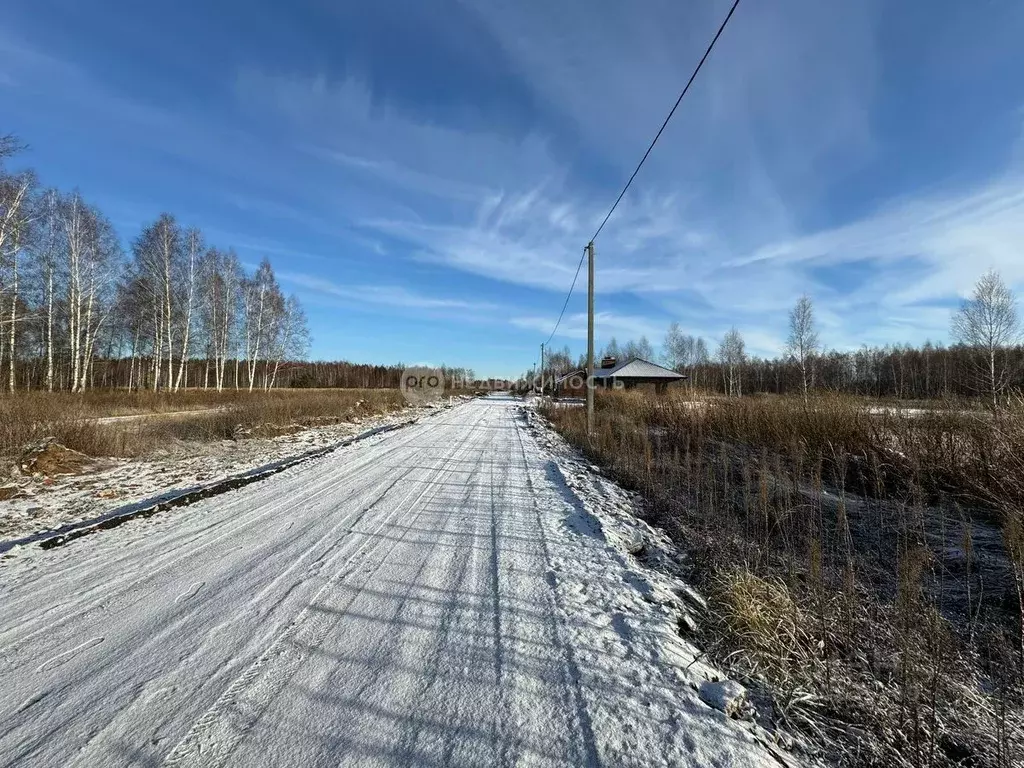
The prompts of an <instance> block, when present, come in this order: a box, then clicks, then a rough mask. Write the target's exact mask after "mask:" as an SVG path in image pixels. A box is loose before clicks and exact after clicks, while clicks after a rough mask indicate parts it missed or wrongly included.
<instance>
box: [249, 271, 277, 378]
mask: <svg viewBox="0 0 1024 768" xmlns="http://www.w3.org/2000/svg"><path fill="white" fill-rule="evenodd" d="M280 296H281V289H280V288H279V287H278V285H277V279H276V278H275V277H274V270H273V268H272V267H271V266H270V261H269V260H267V259H266V258H264V259H263V261H261V262H260V266H259V268H258V269H257V270H256V274H255V275H253V277H252V279H249V280H245V281H244V282H243V287H242V314H243V330H244V337H245V359H246V365H247V368H248V373H249V391H250V392H251V391H252V388H253V386H255V384H256V369H257V367H258V366H259V361H260V360H261V357H260V355H261V354H264V355H265V354H266V347H267V341H268V338H271V337H272V331H273V323H274V322H275V316H274V313H273V312H272V311H271V310H272V309H273V308H274V307H275V306H277V305H278V303H280V305H281V306H283V304H284V302H283V301H280V302H278V300H279V299H280Z"/></svg>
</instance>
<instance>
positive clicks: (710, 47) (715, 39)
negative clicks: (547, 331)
mask: <svg viewBox="0 0 1024 768" xmlns="http://www.w3.org/2000/svg"><path fill="white" fill-rule="evenodd" d="M739 4H740V0H734V2H733V4H732V6H731V7H730V8H729V12H728V13H727V14H726V15H725V19H723V21H722V23H721V25H720V26H719V27H718V31H717V32H715V36H714V37H713V38H711V42H710V43H709V44H708V47H707V49H706V50H705V51H704V55H703V56H701V57H700V61H698V62H697V66H696V67H695V68H694V70H693V74H691V75H690V79H689V80H687V81H686V85H685V86H683V90H682V91H681V92H680V93H679V98H677V99H676V103H675V104H673V105H672V109H671V110H669V113H668V116H667V117H666V118H665V122H663V123H662V124H661V128H659V129H658V132H657V133H656V134H655V136H654V140H653V141H651V145H650V146H649V147H647V151H646V152H644V156H643V157H642V158H640V162H639V163H637V166H636V169H635V170H634V171H633V174H632V175H631V176H630V177H629V181H627V182H626V186H624V187H623V188H622V191H621V192H619V196H618V197H617V198H615V202H614V203H612V207H611V208H610V209H609V210H608V213H607V214H606V215H605V217H604V219H603V220H602V221H601V225H600V226H599V227H598V228H597V231H596V232H595V233H594V236H593V237H591V238H590V242H591V243H593V242H594V240H596V239H597V236H598V235H600V234H601V230H602V229H604V225H605V224H607V223H608V219H610V218H611V217H612V214H613V213H615V209H616V208H617V207H618V205H619V203H620V202H621V201H622V198H623V197H624V196H625V194H626V191H627V190H628V189H629V187H630V185H632V183H633V179H635V178H636V175H637V174H638V173H640V169H641V168H642V167H643V165H644V163H645V162H647V158H648V157H649V156H650V154H651V150H652V149H654V145H655V144H657V143H658V139H660V138H661V134H662V133H663V132H664V131H665V127H666V126H667V125H668V123H669V120H671V119H672V115H674V114H675V113H676V110H677V109H678V108H679V105H680V104H681V103H682V101H683V98H684V97H685V96H686V92H687V91H689V90H690V86H691V85H693V81H694V80H695V79H697V74H698V73H699V72H700V69H701V67H703V66H704V62H705V61H707V59H708V56H710V55H711V51H712V50H713V49H714V47H715V43H717V42H718V38H720V37H721V36H722V32H724V31H725V27H726V25H727V24H728V23H729V19H731V18H732V15H733V13H734V12H735V11H736V6H738V5H739ZM586 257H587V249H586V248H584V249H583V254H582V255H581V256H580V263H579V264H577V265H576V274H575V275H573V278H572V285H570V286H569V292H568V293H567V294H566V295H565V302H563V304H562V311H561V312H559V313H558V320H556V321H555V327H554V328H552V329H551V335H550V336H548V340H547V341H545V342H544V346H547V345H548V344H550V343H551V339H553V338H554V336H555V333H556V332H557V331H558V326H559V325H561V323H562V317H563V316H564V315H565V308H566V307H568V306H569V299H570V298H571V297H572V292H573V290H575V288H576V281H577V280H578V279H579V276H580V270H581V269H582V268H583V260H584V259H585V258H586Z"/></svg>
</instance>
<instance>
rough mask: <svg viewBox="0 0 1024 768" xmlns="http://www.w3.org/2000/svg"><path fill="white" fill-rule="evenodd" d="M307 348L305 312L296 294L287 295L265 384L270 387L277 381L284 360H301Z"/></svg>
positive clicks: (307, 332) (307, 333)
mask: <svg viewBox="0 0 1024 768" xmlns="http://www.w3.org/2000/svg"><path fill="white" fill-rule="evenodd" d="M308 350H309V327H308V325H307V324H306V313H305V312H303V310H302V305H301V304H300V303H299V300H298V298H297V297H296V296H294V295H292V296H289V297H288V299H287V301H286V302H285V304H284V308H283V312H282V315H281V319H280V325H279V327H278V334H277V336H276V339H275V344H274V370H273V374H272V375H271V377H270V382H269V383H268V384H267V389H271V388H273V387H274V386H275V384H276V383H277V373H278V369H279V368H280V366H281V364H282V363H283V362H285V361H286V360H302V359H304V358H305V357H306V354H307V353H308Z"/></svg>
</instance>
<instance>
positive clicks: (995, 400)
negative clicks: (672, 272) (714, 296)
mask: <svg viewBox="0 0 1024 768" xmlns="http://www.w3.org/2000/svg"><path fill="white" fill-rule="evenodd" d="M951 336H952V340H953V342H954V343H953V345H952V346H949V347H947V346H944V345H942V344H941V343H940V344H933V343H931V342H925V344H923V345H922V346H920V347H913V346H910V345H895V346H886V347H867V346H864V347H862V348H861V349H859V350H856V351H837V350H826V349H825V348H824V347H823V345H822V344H821V340H820V336H819V332H818V327H817V323H816V321H815V317H814V305H813V302H812V301H811V299H810V298H809V297H807V296H802V297H801V298H800V299H799V300H798V301H797V303H796V305H795V306H794V307H793V309H792V311H791V312H790V315H789V338H788V339H787V344H786V349H785V353H784V354H783V355H781V356H779V357H775V358H761V357H755V356H750V355H748V354H747V352H746V345H745V343H744V340H743V336H742V334H741V333H740V331H739V330H738V329H736V328H735V327H734V328H730V329H729V330H728V331H727V332H726V333H725V335H724V336H723V337H722V339H721V341H720V343H719V344H718V346H717V348H716V349H715V351H714V353H713V354H712V351H711V349H710V348H709V346H708V343H707V342H706V341H705V340H704V339H703V338H702V337H700V336H694V335H691V334H687V333H684V332H683V330H682V328H681V327H680V325H679V323H672V324H671V325H670V326H669V328H668V331H667V333H666V334H665V340H664V342H663V344H662V348H661V352H660V354H658V353H657V352H656V351H655V350H654V348H653V346H652V345H651V343H650V342H649V341H648V340H647V338H646V337H641V338H640V339H639V340H636V341H629V342H627V343H626V344H623V345H621V346H620V345H619V344H618V342H617V341H616V340H615V339H614V338H612V339H611V340H610V341H609V343H608V345H607V346H606V347H605V348H604V350H602V355H605V356H610V357H615V358H618V359H620V360H624V359H631V358H641V359H644V360H650V361H654V360H656V359H657V360H660V361H661V362H662V363H664V364H665V365H666V366H668V367H670V368H673V369H675V370H677V371H679V372H681V373H685V374H687V375H689V377H690V385H691V386H694V387H696V388H698V389H703V390H712V391H717V392H721V393H724V394H728V395H741V394H743V393H744V392H747V393H759V392H770V393H777V394H800V395H802V396H803V397H804V398H806V397H808V395H809V394H810V393H811V392H812V391H813V390H827V391H831V392H843V393H850V394H856V395H866V396H872V397H896V398H904V399H926V398H943V397H984V398H985V399H986V400H987V401H988V402H989V403H990V404H991V405H992V407H996V406H998V404H999V403H1000V402H1001V401H1002V400H1003V399H1004V398H1005V397H1006V395H1007V393H1008V392H1010V391H1018V390H1022V389H1024V347H1022V346H1021V344H1020V342H1021V335H1020V323H1019V318H1018V315H1017V309H1016V301H1015V299H1014V296H1013V293H1012V291H1011V290H1010V289H1009V288H1008V287H1007V286H1006V285H1005V283H1004V282H1003V281H1002V279H1001V278H1000V277H999V275H998V274H997V273H995V272H988V273H986V274H985V275H983V276H982V277H981V279H980V280H979V281H978V283H977V285H976V286H975V288H974V291H973V293H972V294H971V296H970V298H969V299H968V300H967V301H965V302H964V303H963V304H962V306H961V307H960V308H959V309H958V310H957V311H956V312H955V313H954V314H953V317H952V322H951ZM585 366H586V359H585V358H583V357H580V358H579V359H574V358H573V357H572V354H571V353H570V351H569V348H568V347H565V348H564V349H562V350H558V351H554V352H549V353H548V355H547V358H546V360H545V377H546V378H554V377H557V376H559V375H561V374H563V373H568V372H570V371H572V370H575V369H578V368H583V367H585Z"/></svg>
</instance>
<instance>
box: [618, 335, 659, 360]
mask: <svg viewBox="0 0 1024 768" xmlns="http://www.w3.org/2000/svg"><path fill="white" fill-rule="evenodd" d="M622 357H623V358H624V359H626V360H633V359H634V358H638V359H640V360H650V359H651V358H652V357H654V347H652V346H651V342H649V341H648V340H647V337H646V336H641V337H640V339H639V340H638V341H633V340H632V339H630V340H629V341H627V342H626V346H624V347H623V348H622Z"/></svg>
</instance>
